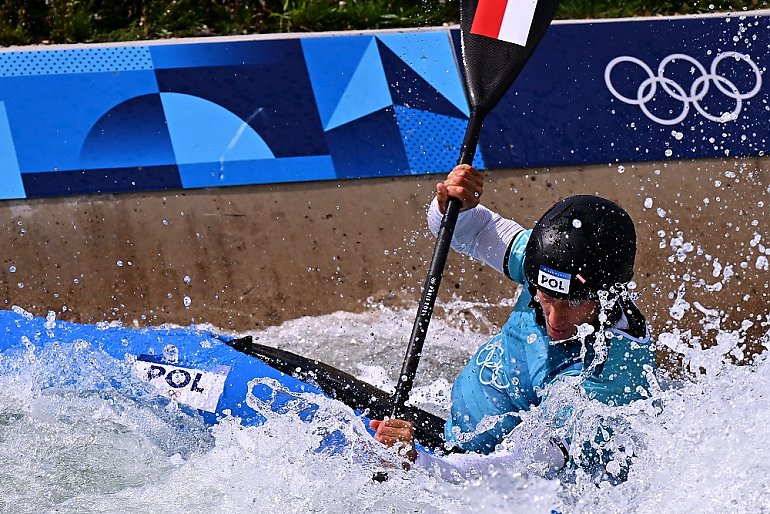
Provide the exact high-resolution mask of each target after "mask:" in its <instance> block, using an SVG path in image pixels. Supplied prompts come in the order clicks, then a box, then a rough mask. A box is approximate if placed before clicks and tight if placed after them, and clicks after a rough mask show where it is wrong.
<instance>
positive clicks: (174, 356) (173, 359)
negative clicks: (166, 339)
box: [163, 344, 179, 364]
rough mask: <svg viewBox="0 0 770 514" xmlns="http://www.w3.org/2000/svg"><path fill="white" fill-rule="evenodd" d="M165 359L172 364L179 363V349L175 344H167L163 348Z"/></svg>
mask: <svg viewBox="0 0 770 514" xmlns="http://www.w3.org/2000/svg"><path fill="white" fill-rule="evenodd" d="M163 358H164V359H166V360H167V361H168V362H170V363H171V364H176V363H177V362H179V348H177V347H176V346H174V345H173V344H167V345H166V346H164V347H163Z"/></svg>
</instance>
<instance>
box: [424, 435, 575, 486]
mask: <svg viewBox="0 0 770 514" xmlns="http://www.w3.org/2000/svg"><path fill="white" fill-rule="evenodd" d="M533 462H534V463H537V464H541V465H543V467H544V469H545V470H546V471H547V472H556V471H559V470H560V469H561V468H563V467H564V465H565V464H566V460H565V454H564V451H563V450H562V449H561V448H560V447H559V446H558V445H557V444H554V443H552V442H549V443H547V444H546V445H545V447H544V448H543V449H542V450H538V452H537V453H535V455H527V454H525V452H524V451H522V449H521V447H520V446H519V445H514V446H513V447H512V448H509V449H507V450H506V451H496V452H495V453H492V454H490V455H482V454H480V453H454V454H450V455H445V456H443V457H436V456H435V455H430V454H427V453H425V452H418V453H417V460H416V461H415V464H416V465H417V466H419V467H421V468H423V469H427V470H428V471H431V472H433V474H434V475H436V476H437V477H439V478H441V479H442V480H445V481H447V482H451V483H453V484H459V483H462V482H464V481H466V480H472V479H475V478H481V477H484V476H489V475H490V474H494V473H495V472H499V471H501V470H506V469H513V468H514V467H516V468H517V469H520V468H521V466H522V465H526V464H528V463H533Z"/></svg>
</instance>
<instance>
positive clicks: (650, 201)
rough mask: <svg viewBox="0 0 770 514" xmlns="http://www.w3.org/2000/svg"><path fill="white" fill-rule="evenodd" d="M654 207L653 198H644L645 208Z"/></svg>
mask: <svg viewBox="0 0 770 514" xmlns="http://www.w3.org/2000/svg"><path fill="white" fill-rule="evenodd" d="M651 207H652V198H649V197H648V198H645V199H644V208H645V209H649V208H651Z"/></svg>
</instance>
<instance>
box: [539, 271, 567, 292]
mask: <svg viewBox="0 0 770 514" xmlns="http://www.w3.org/2000/svg"><path fill="white" fill-rule="evenodd" d="M571 278H572V275H570V274H569V273H563V272H561V271H556V270H555V269H551V268H549V267H547V266H540V270H539V271H538V272H537V287H544V288H546V289H550V290H551V291H555V292H557V293H563V294H568V293H569V283H570V279H571Z"/></svg>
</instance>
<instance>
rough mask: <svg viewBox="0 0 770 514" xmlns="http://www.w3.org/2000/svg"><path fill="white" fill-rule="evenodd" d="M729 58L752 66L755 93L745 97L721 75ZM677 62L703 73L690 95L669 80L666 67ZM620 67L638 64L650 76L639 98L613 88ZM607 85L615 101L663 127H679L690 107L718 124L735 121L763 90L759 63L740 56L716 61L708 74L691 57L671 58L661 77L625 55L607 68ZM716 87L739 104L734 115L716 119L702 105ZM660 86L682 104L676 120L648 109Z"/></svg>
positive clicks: (660, 68)
mask: <svg viewBox="0 0 770 514" xmlns="http://www.w3.org/2000/svg"><path fill="white" fill-rule="evenodd" d="M729 57H732V58H733V59H735V60H736V61H744V62H746V63H747V64H748V65H749V66H751V71H753V72H754V78H755V82H756V83H755V84H754V87H753V89H751V91H749V92H747V93H742V92H741V91H740V90H739V89H738V86H736V85H735V83H733V82H732V81H731V80H730V79H728V78H726V77H723V76H722V75H720V74H719V73H718V70H717V68H718V67H719V63H721V62H722V61H723V60H725V59H727V58H729ZM676 60H683V61H687V62H689V63H691V64H692V65H693V66H694V67H695V69H697V70H698V72H699V73H700V76H699V77H698V78H696V79H695V80H694V81H693V83H692V84H691V85H690V90H689V91H686V90H685V88H684V87H683V86H682V85H680V84H678V83H677V82H675V81H674V80H673V79H670V78H668V77H666V76H665V73H666V66H668V64H670V63H671V62H673V61H676ZM620 63H631V64H636V65H638V66H639V67H641V68H642V69H643V70H644V71H645V72H646V73H647V78H646V79H644V80H643V81H642V83H641V84H639V88H638V89H637V90H636V98H629V97H627V96H624V95H622V94H620V93H619V92H618V90H617V89H615V86H614V85H613V84H612V77H611V75H612V70H613V68H615V66H617V65H618V64H620ZM604 82H605V83H606V84H607V89H609V90H610V93H612V95H613V96H614V97H615V98H617V99H618V100H620V101H621V102H623V103H626V104H629V105H638V106H639V108H640V109H641V110H642V112H643V113H644V114H645V115H646V116H647V117H648V118H649V119H651V120H652V121H654V122H657V123H660V124H661V125H676V124H677V123H680V122H681V121H682V120H684V119H685V118H686V117H687V115H688V114H689V113H690V106H693V107H695V110H697V111H698V112H699V113H700V114H701V115H702V116H703V117H704V118H706V119H707V120H711V121H715V122H718V123H727V122H728V121H733V120H736V119H737V118H738V116H739V115H740V113H741V110H742V109H743V101H744V100H748V99H749V98H751V97H753V96H755V95H756V94H757V93H759V90H760V89H761V88H762V74H761V72H760V70H759V67H758V66H757V65H756V63H755V62H754V61H752V60H751V57H749V56H748V55H745V54H741V53H738V52H722V53H720V54H719V55H717V56H716V57H714V60H713V61H712V62H711V68H710V70H709V71H706V68H705V67H704V66H703V65H702V64H701V63H700V62H698V61H697V60H696V59H695V58H694V57H691V56H689V55H687V54H671V55H669V56H668V57H666V58H664V59H663V60H662V61H661V62H660V64H659V65H658V74H657V75H655V74H653V72H652V69H651V68H650V67H649V66H648V65H647V64H646V63H645V62H644V61H642V60H641V59H637V58H636V57H632V56H630V55H623V56H619V57H615V58H614V59H612V60H611V61H610V62H609V63H608V64H607V67H606V68H605V69H604ZM712 84H713V85H714V86H715V87H716V88H717V89H718V90H719V91H720V92H721V93H722V94H724V95H725V96H727V97H728V98H731V99H733V100H734V101H735V107H734V108H733V110H732V111H730V112H725V113H723V114H722V115H721V116H715V115H713V114H710V113H709V112H708V111H706V110H705V109H704V108H703V106H702V105H701V103H700V102H701V101H702V100H703V99H704V98H705V97H706V95H707V94H708V93H709V90H710V89H711V86H712ZM658 86H660V87H661V88H662V89H663V91H665V92H666V93H667V94H668V95H669V96H670V97H671V98H673V99H674V100H678V101H680V102H682V111H681V112H680V113H679V114H678V115H677V116H676V117H674V118H671V119H665V118H660V117H658V116H656V115H655V114H653V113H652V112H651V111H650V109H649V108H648V107H647V103H648V102H649V101H650V100H652V99H653V97H654V96H655V94H656V93H657V91H658Z"/></svg>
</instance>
